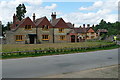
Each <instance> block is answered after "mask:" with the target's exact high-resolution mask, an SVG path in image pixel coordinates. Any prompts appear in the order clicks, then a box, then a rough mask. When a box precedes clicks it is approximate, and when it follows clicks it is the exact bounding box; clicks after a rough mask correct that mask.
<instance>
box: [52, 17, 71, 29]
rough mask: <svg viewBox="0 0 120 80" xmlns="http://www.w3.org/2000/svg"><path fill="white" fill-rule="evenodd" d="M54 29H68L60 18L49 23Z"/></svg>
mask: <svg viewBox="0 0 120 80" xmlns="http://www.w3.org/2000/svg"><path fill="white" fill-rule="evenodd" d="M51 24H52V26H54V28H70V27H69V26H68V25H67V24H66V22H65V21H64V20H63V19H62V18H58V19H55V20H52V21H51Z"/></svg>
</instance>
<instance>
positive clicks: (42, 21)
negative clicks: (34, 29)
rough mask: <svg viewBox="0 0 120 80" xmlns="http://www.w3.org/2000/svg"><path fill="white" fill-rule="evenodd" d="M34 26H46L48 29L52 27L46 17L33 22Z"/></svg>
mask: <svg viewBox="0 0 120 80" xmlns="http://www.w3.org/2000/svg"><path fill="white" fill-rule="evenodd" d="M35 24H36V26H38V27H41V26H42V25H48V26H49V27H52V25H51V23H50V22H49V20H48V19H47V18H46V17H42V18H39V19H37V20H36V22H35Z"/></svg>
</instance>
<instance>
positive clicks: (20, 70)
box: [2, 49, 118, 78]
mask: <svg viewBox="0 0 120 80" xmlns="http://www.w3.org/2000/svg"><path fill="white" fill-rule="evenodd" d="M114 64H118V49H113V50H104V51H95V52H86V53H76V54H66V55H55V56H43V57H35V58H32V57H31V58H22V59H11V60H10V59H8V60H3V61H2V77H3V78H39V77H43V76H49V75H54V74H61V73H69V72H76V71H81V70H86V69H91V68H97V67H103V66H109V65H114Z"/></svg>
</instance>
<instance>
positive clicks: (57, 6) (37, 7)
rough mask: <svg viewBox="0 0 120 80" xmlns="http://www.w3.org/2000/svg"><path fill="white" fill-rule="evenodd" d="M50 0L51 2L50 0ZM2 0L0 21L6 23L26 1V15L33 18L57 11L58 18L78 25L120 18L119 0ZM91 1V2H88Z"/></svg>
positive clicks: (113, 20)
mask: <svg viewBox="0 0 120 80" xmlns="http://www.w3.org/2000/svg"><path fill="white" fill-rule="evenodd" d="M48 1H49V2H48ZM57 1H58V0H51V1H50V0H46V1H44V2H43V1H42V0H0V21H2V23H3V24H6V23H7V22H8V21H9V22H11V21H12V20H13V19H12V16H13V14H14V13H16V7H17V6H18V5H19V4H21V3H24V4H25V6H26V8H27V13H26V14H25V16H26V17H27V16H29V17H30V18H31V19H32V15H33V13H35V14H36V18H40V17H43V16H47V17H48V19H49V20H50V19H51V16H50V15H51V13H52V12H57V18H59V17H62V18H63V19H64V20H65V21H66V22H72V23H74V24H75V26H76V27H79V26H80V25H82V24H91V25H92V24H98V23H99V22H100V20H101V19H104V20H105V21H107V22H116V21H117V20H118V1H119V0H99V1H98V0H87V1H85V2H84V1H83V0H66V2H65V0H61V2H57ZM88 1H89V2H88Z"/></svg>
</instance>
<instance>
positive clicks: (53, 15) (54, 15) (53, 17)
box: [51, 12, 56, 21]
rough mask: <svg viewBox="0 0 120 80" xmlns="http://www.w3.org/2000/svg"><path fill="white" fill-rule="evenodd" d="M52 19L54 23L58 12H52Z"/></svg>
mask: <svg viewBox="0 0 120 80" xmlns="http://www.w3.org/2000/svg"><path fill="white" fill-rule="evenodd" d="M51 18H52V21H53V20H55V19H56V12H54V13H53V12H52V15H51Z"/></svg>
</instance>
